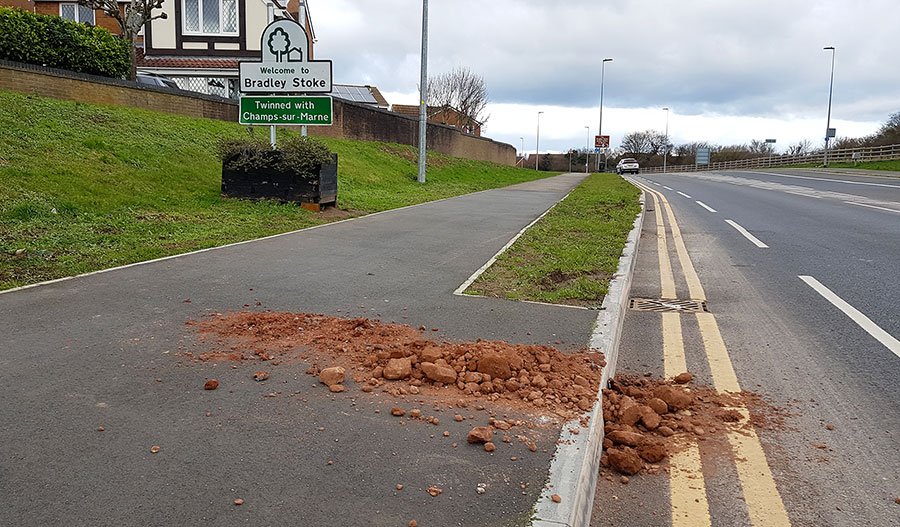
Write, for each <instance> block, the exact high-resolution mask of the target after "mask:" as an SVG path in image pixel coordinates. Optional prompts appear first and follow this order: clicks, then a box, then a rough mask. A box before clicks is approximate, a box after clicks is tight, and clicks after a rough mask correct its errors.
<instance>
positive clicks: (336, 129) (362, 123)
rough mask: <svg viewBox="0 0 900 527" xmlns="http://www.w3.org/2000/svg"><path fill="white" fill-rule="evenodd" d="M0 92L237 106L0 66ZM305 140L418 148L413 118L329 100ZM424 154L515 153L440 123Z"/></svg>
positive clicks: (205, 111) (224, 116) (225, 116)
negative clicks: (321, 120)
mask: <svg viewBox="0 0 900 527" xmlns="http://www.w3.org/2000/svg"><path fill="white" fill-rule="evenodd" d="M0 89H3V90H11V91H17V92H21V93H28V94H35V95H41V96H45V97H53V98H55V99H64V100H70V101H80V102H88V103H97V104H110V105H114V106H132V107H136V108H146V109H149V110H158V111H162V112H168V113H174V114H181V115H188V116H191V117H205V118H208V119H218V120H221V121H232V122H237V120H238V119H237V117H238V107H237V101H234V100H230V99H222V98H219V97H215V96H211V95H201V94H195V93H193V92H185V91H181V90H172V89H168V88H158V87H155V86H145V85H141V84H136V83H132V82H128V81H123V80H118V79H108V78H104V77H97V76H93V75H81V74H77V73H71V72H67V71H63V70H55V69H51V68H43V67H41V66H31V65H26V64H17V63H12V62H6V61H0ZM309 133H310V135H320V136H323V137H338V138H344V139H356V140H359V141H380V142H386V143H399V144H405V145H412V146H417V145H418V133H419V123H418V121H417V120H416V119H413V118H409V117H405V116H402V115H397V114H395V113H392V112H388V111H386V110H379V109H376V108H371V107H369V106H365V105H361V104H356V103H351V102H346V101H342V100H339V99H334V125H333V126H310V127H309ZM428 150H432V151H435V152H440V153H442V154H447V155H451V156H454V157H464V158H468V159H477V160H480V161H492V162H494V163H500V164H504V165H510V166H512V165H515V163H516V149H515V147H514V146H512V145H508V144H506V143H500V142H497V141H493V140H491V139H487V138H484V137H473V136H470V135H466V134H463V133H461V132H460V131H459V130H457V129H456V128H453V127H451V126H446V125H442V124H429V125H428Z"/></svg>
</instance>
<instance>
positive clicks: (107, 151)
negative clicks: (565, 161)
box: [0, 90, 552, 289]
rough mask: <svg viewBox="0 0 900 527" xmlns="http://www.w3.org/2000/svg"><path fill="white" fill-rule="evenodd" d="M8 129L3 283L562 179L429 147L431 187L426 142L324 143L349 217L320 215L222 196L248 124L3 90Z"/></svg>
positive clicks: (0, 179)
mask: <svg viewBox="0 0 900 527" xmlns="http://www.w3.org/2000/svg"><path fill="white" fill-rule="evenodd" d="M0 130H2V133H0V289H8V288H11V287H16V286H20V285H25V284H29V283H35V282H40V281H44V280H50V279H54V278H60V277H64V276H71V275H75V274H80V273H85V272H90V271H95V270H99V269H105V268H109V267H115V266H119V265H125V264H129V263H133V262H139V261H144V260H149V259H153V258H159V257H162V256H168V255H172V254H178V253H183V252H188V251H192V250H197V249H202V248H206V247H213V246H218V245H224V244H227V243H233V242H238V241H243V240H249V239H253V238H258V237H262V236H268V235H272V234H277V233H282V232H287V231H292V230H296V229H302V228H305V227H310V226H313V225H317V224H321V223H325V222H328V221H334V220H335V219H341V218H344V217H347V216H350V215H359V214H364V213H368V212H376V211H382V210H388V209H392V208H397V207H403V206H406V205H413V204H417V203H423V202H426V201H432V200H435V199H441V198H446V197H451V196H457V195H460V194H465V193H469V192H476V191H480V190H486V189H490V188H498V187H504V186H507V185H512V184H515V183H520V182H523V181H530V180H533V179H538V178H541V177H547V176H548V175H552V174H548V173H546V172H542V173H537V172H535V171H533V170H525V169H520V168H514V167H508V166H504V165H498V164H494V163H485V162H478V161H471V160H468V159H460V158H453V157H449V156H444V155H440V154H433V153H429V170H428V183H426V184H425V185H421V184H419V183H417V182H416V179H415V176H416V172H417V167H416V163H415V160H416V156H417V150H416V149H415V148H412V147H409V146H405V145H396V144H384V143H366V142H360V141H351V140H344V139H323V140H324V141H325V143H326V144H327V145H328V147H329V148H331V150H332V151H334V152H336V153H337V154H338V156H339V167H340V168H339V177H338V187H339V191H338V208H339V209H342V211H337V212H335V211H331V212H329V213H324V214H313V213H310V212H308V211H306V210H303V209H301V208H300V207H299V206H297V205H294V204H281V203H276V202H266V201H259V202H253V201H241V200H234V199H225V198H222V197H221V195H220V189H221V163H220V162H219V160H218V159H217V158H216V156H215V145H216V143H217V142H218V141H219V140H220V139H222V138H225V137H240V136H242V135H246V134H248V133H249V129H248V128H247V127H245V126H241V125H239V124H237V123H227V122H222V121H214V120H210V119H195V118H190V117H185V116H179V115H171V114H166V113H162V112H154V111H149V110H142V109H136V108H126V107H116V106H104V105H94V104H83V103H76V102H69V101H60V100H55V99H49V98H42V97H37V96H29V95H24V94H19V93H14V92H9V91H2V90H0ZM255 133H256V134H257V135H265V134H266V133H267V130H264V129H258V130H256V132H255ZM278 133H279V137H285V136H287V135H288V134H292V133H298V132H295V131H291V130H279V131H278ZM16 253H19V254H16Z"/></svg>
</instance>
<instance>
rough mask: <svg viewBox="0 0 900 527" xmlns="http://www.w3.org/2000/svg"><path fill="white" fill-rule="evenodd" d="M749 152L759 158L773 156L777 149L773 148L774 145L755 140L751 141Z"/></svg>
mask: <svg viewBox="0 0 900 527" xmlns="http://www.w3.org/2000/svg"><path fill="white" fill-rule="evenodd" d="M749 151H750V153H751V154H755V155H758V156H771V155H772V154H774V153H775V147H774V146H772V143H767V142H765V141H763V140H758V139H753V140H751V141H750V147H749Z"/></svg>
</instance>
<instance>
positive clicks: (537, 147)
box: [534, 112, 544, 170]
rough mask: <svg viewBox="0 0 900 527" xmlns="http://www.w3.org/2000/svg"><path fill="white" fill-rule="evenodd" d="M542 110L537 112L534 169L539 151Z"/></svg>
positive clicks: (536, 167)
mask: <svg viewBox="0 0 900 527" xmlns="http://www.w3.org/2000/svg"><path fill="white" fill-rule="evenodd" d="M542 113H544V112H538V119H537V141H536V143H535V145H534V169H535V170H537V169H538V157H540V152H541V114H542Z"/></svg>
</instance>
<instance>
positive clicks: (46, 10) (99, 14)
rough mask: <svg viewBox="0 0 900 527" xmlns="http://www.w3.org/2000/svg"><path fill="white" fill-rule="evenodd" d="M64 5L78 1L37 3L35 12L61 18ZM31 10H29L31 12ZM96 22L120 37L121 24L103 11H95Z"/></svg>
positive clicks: (121, 7)
mask: <svg viewBox="0 0 900 527" xmlns="http://www.w3.org/2000/svg"><path fill="white" fill-rule="evenodd" d="M62 3H69V4H77V3H78V0H72V1H71V2H35V3H34V12H35V13H37V14H39V15H53V16H59V4H62ZM120 9H125V7H124V6H120ZM30 10H31V8H29V11H30ZM94 22H95V23H96V25H97V26H98V27H102V28H105V29H108V30H109V32H110V33H112V34H113V35H118V34H119V33H120V31H119V23H118V22H116V19H115V18H112V17H111V16H107V15H106V13H104V12H103V10H102V9H95V10H94Z"/></svg>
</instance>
